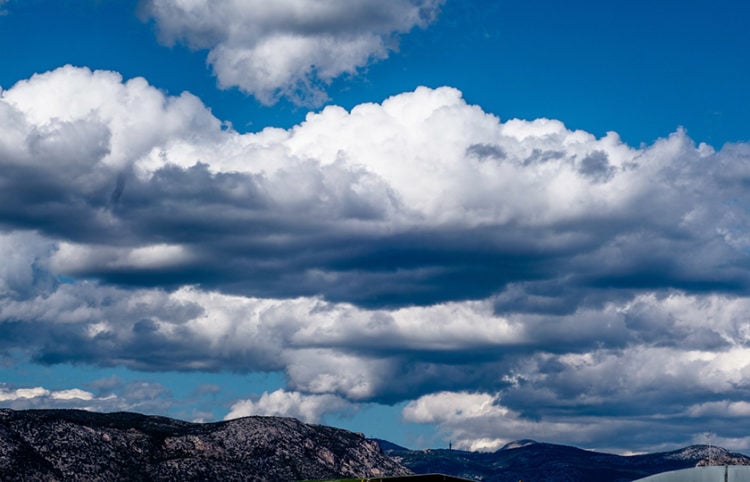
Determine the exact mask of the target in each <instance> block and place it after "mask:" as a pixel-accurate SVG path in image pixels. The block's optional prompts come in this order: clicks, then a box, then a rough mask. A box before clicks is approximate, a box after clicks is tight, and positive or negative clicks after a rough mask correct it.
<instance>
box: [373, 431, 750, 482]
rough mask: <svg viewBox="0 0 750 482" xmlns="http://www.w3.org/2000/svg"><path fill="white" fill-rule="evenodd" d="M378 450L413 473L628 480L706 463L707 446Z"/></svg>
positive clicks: (720, 451) (715, 455)
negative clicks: (622, 450)
mask: <svg viewBox="0 0 750 482" xmlns="http://www.w3.org/2000/svg"><path fill="white" fill-rule="evenodd" d="M381 449H382V450H383V452H384V453H385V454H387V455H389V456H391V457H393V458H394V459H395V460H396V461H398V462H399V463H400V464H402V465H404V466H406V467H408V468H409V469H411V470H412V471H414V472H415V473H417V474H425V473H430V472H441V473H445V474H448V475H454V476H457V477H463V478H466V479H469V480H481V481H483V482H517V481H518V480H534V481H541V482H568V481H570V482H601V481H608V482H630V481H633V480H636V479H640V478H643V477H646V476H649V475H653V474H657V473H661V472H667V471H671V470H679V469H685V468H690V467H696V466H704V465H708V463H709V447H708V446H706V445H691V446H688V447H683V448H680V449H676V450H673V451H668V452H656V453H647V454H638V455H627V456H626V455H617V454H610V453H605V452H596V451H593V450H585V449H581V448H578V447H573V446H568V445H559V444H551V443H544V442H536V441H533V440H518V441H512V442H509V443H508V444H506V445H505V446H503V447H502V448H500V449H498V450H496V451H494V452H468V451H463V450H450V449H427V450H408V449H406V450H398V449H392V448H385V447H382V446H381ZM710 454H711V457H710V460H711V463H712V464H713V465H725V464H727V465H750V457H748V456H746V455H744V454H739V453H732V452H730V451H728V450H726V449H724V448H721V447H716V446H712V447H710Z"/></svg>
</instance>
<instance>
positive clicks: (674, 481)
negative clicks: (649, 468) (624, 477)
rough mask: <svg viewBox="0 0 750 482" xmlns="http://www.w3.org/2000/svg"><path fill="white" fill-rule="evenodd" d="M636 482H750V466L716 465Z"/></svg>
mask: <svg viewBox="0 0 750 482" xmlns="http://www.w3.org/2000/svg"><path fill="white" fill-rule="evenodd" d="M634 482H750V465H714V466H711V467H695V468H692V469H683V470H674V471H671V472H663V473H661V474H656V475H651V476H649V477H645V478H643V479H638V480H637V481H634Z"/></svg>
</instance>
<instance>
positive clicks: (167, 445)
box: [0, 409, 409, 481]
mask: <svg viewBox="0 0 750 482" xmlns="http://www.w3.org/2000/svg"><path fill="white" fill-rule="evenodd" d="M408 473H409V471H408V470H406V469H405V468H403V467H402V466H400V465H399V464H397V463H396V462H394V461H393V460H392V459H390V458H388V457H386V456H384V455H383V454H382V453H381V452H380V448H379V447H378V445H377V443H375V442H373V441H369V440H367V439H365V438H364V437H362V436H361V435H358V434H355V433H352V432H348V431H345V430H340V429H335V428H331V427H326V426H321V425H308V424H304V423H302V422H299V421H297V420H294V419H290V418H277V417H247V418H242V419H238V420H232V421H228V422H218V423H206V424H197V423H188V422H182V421H178V420H173V419H169V418H164V417H154V416H145V415H140V414H135V413H110V414H99V413H92V412H86V411H80V410H24V411H14V410H7V409H2V410H0V480H14V481H17V480H34V481H37V480H44V481H61V480H65V481H68V480H108V481H117V480H136V481H137V480H180V481H190V480H194V481H197V480H223V481H231V480H256V481H259V480H264V481H265V480H268V481H292V480H300V479H334V478H345V477H379V476H383V475H403V474H408Z"/></svg>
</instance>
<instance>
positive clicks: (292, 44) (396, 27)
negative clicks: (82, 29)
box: [142, 0, 443, 105]
mask: <svg viewBox="0 0 750 482" xmlns="http://www.w3.org/2000/svg"><path fill="white" fill-rule="evenodd" d="M442 3H443V0H395V1H389V2H387V3H383V2H378V1H374V0H354V1H346V0H327V1H324V2H319V1H311V0H302V1H299V0H283V1H275V2H274V3H273V5H271V6H270V5H269V4H268V3H267V2H262V0H253V1H248V2H212V1H207V0H201V1H197V2H181V1H176V0H148V1H146V2H144V3H143V4H142V14H143V16H144V17H145V18H153V19H154V20H155V21H156V25H157V28H158V32H159V39H160V40H161V41H162V42H163V43H165V44H167V45H173V44H175V43H176V42H184V43H186V44H187V45H188V46H190V48H192V49H208V50H209V53H208V59H207V60H208V63H209V64H211V66H212V68H213V71H214V74H215V75H216V76H217V78H218V80H219V85H220V86H221V87H222V88H228V87H239V88H240V89H241V90H242V91H244V92H246V93H248V94H251V95H253V96H255V97H256V98H257V99H258V100H259V101H260V102H261V103H263V104H273V103H275V102H276V101H277V100H278V99H279V98H280V97H287V98H289V99H290V100H292V101H293V102H295V103H298V104H312V105H320V104H321V103H322V102H323V101H325V100H326V98H327V97H326V94H325V90H324V88H325V86H326V85H327V84H329V83H330V82H331V81H332V80H333V79H335V78H336V77H339V76H341V75H343V74H349V75H352V74H355V73H357V72H358V71H359V70H361V69H362V68H364V67H365V66H367V65H368V64H369V63H371V62H373V61H377V60H381V59H384V58H386V57H388V55H389V53H390V52H391V51H394V50H396V49H397V48H398V37H399V36H400V35H402V34H405V33H407V32H409V31H410V30H412V29H413V28H414V27H421V28H424V27H426V26H427V25H429V24H430V23H431V22H432V21H433V20H434V19H435V17H436V16H437V14H438V10H439V7H440V5H441V4H442Z"/></svg>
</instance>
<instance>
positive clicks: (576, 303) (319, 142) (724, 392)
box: [0, 66, 750, 448]
mask: <svg viewBox="0 0 750 482" xmlns="http://www.w3.org/2000/svg"><path fill="white" fill-rule="evenodd" d="M51 92H55V94H54V95H53V94H51ZM748 159H750V148H749V147H748V145H747V144H734V145H726V146H724V147H722V148H721V149H720V150H718V151H717V150H715V149H713V148H711V147H710V146H707V145H705V144H697V145H696V143H694V142H693V141H692V140H691V139H690V138H689V137H688V136H687V134H686V133H685V132H684V131H682V130H678V131H677V132H675V133H673V134H671V135H669V136H668V137H665V138H663V139H660V140H658V141H657V142H655V143H654V144H653V145H650V146H641V147H638V148H634V147H631V146H628V145H626V144H623V143H622V142H621V141H620V139H619V138H618V136H617V135H616V134H614V133H610V134H608V135H606V136H604V137H601V138H596V137H595V136H593V135H591V134H589V133H586V132H583V131H573V130H570V129H568V128H566V127H565V126H564V125H563V124H562V123H561V122H559V121H555V120H550V119H538V120H535V121H523V120H514V119H511V120H506V121H502V120H500V119H498V118H497V117H496V116H494V115H492V114H489V113H487V112H484V111H483V110H482V109H481V108H480V107H478V106H474V105H470V104H467V103H466V102H465V101H464V99H463V98H462V96H461V93H460V92H459V91H457V90H456V89H452V88H447V87H445V88H439V89H427V88H419V89H416V90H415V91H413V92H406V93H403V94H399V95H397V96H394V97H391V98H389V99H386V100H384V101H383V102H382V103H379V104H375V103H372V104H362V105H359V106H356V107H355V108H353V109H352V110H351V111H346V110H344V109H342V108H339V107H335V106H330V107H327V108H325V109H323V110H322V111H321V112H318V113H311V114H309V115H308V116H307V118H306V120H305V121H304V122H303V123H301V124H300V125H297V126H294V127H292V128H290V129H287V130H284V129H275V128H267V129H264V130H262V131H259V132H256V133H248V134H240V133H238V132H235V131H233V130H232V129H228V128H226V127H225V126H223V125H222V122H221V121H220V120H218V119H216V118H215V117H214V116H213V115H212V114H211V112H210V111H209V110H208V109H207V108H206V107H205V106H204V105H203V104H202V103H201V102H200V100H199V99H197V98H195V97H194V96H192V95H190V94H187V93H185V94H181V95H180V96H176V97H170V96H167V95H165V94H164V93H162V92H160V91H159V90H158V89H156V88H154V87H152V86H150V85H148V83H147V82H146V81H145V80H143V79H131V80H126V81H125V80H123V79H122V78H121V77H120V76H119V75H118V74H116V73H113V72H102V71H90V70H88V69H81V68H75V67H71V66H67V67H63V68H60V69H58V70H55V71H52V72H47V73H44V74H39V75H36V76H34V77H32V78H31V79H28V80H26V81H22V82H20V83H18V84H16V85H15V86H13V87H11V88H9V89H7V90H3V91H2V92H0V167H1V168H0V186H1V187H2V189H0V248H2V250H3V252H5V253H9V254H8V255H7V256H6V258H5V259H6V262H5V263H3V265H2V266H0V347H1V348H2V350H4V352H6V353H8V352H11V351H12V352H13V353H20V354H22V355H24V356H26V357H27V358H29V359H31V360H33V361H36V362H38V363H45V364H54V363H60V362H73V363H85V364H91V365H96V366H126V367H129V368H132V369H136V370H144V371H160V370H179V371H196V370H197V371H233V372H239V373H250V372H283V373H284V374H285V376H286V386H285V387H284V389H283V391H282V392H274V393H275V394H274V393H270V394H267V396H266V398H265V399H263V398H262V396H261V398H259V399H250V400H249V401H248V402H245V405H242V404H240V405H238V406H237V407H238V408H237V409H238V410H239V409H240V408H242V407H243V406H244V407H245V409H252V410H256V411H262V410H269V409H270V407H271V404H270V402H268V400H275V398H274V397H276V398H279V400H280V401H284V403H285V404H287V405H284V406H287V407H288V410H287V411H288V412H289V413H293V412H294V410H296V411H297V412H296V413H299V414H304V416H310V417H314V416H317V417H320V416H321V415H322V414H323V412H319V411H317V410H318V408H316V407H319V406H322V405H323V404H322V403H320V404H317V402H315V403H313V402H314V401H316V400H317V401H319V400H323V399H325V400H328V401H331V402H332V403H333V401H335V400H345V401H346V403H350V404H352V405H354V404H356V403H360V402H380V403H389V404H392V403H402V402H406V403H407V404H408V403H410V402H413V403H417V402H418V401H420V400H421V402H420V403H421V405H420V404H417V405H415V406H414V407H413V408H414V410H413V413H412V415H410V416H411V417H413V418H414V420H432V422H429V423H435V424H438V425H440V426H441V427H443V429H444V430H445V433H446V434H453V433H455V434H456V437H455V439H456V440H459V439H460V440H462V442H461V443H462V444H463V445H462V446H464V447H480V446H481V447H494V446H496V445H497V444H499V443H501V442H502V441H503V440H507V439H508V438H509V437H510V436H511V435H513V437H512V438H526V437H529V436H534V437H536V436H537V435H535V434H538V438H541V439H545V440H550V439H554V440H558V441H562V442H564V441H566V440H567V441H571V440H570V439H565V438H564V434H568V433H569V431H570V430H572V431H573V432H574V433H575V434H577V435H576V437H578V438H577V440H578V441H580V442H581V443H585V444H588V445H589V446H598V447H618V446H619V447H622V446H627V445H628V444H629V442H628V441H629V440H630V441H632V440H639V441H640V442H639V443H640V444H641V446H643V447H645V446H649V447H652V446H658V445H659V444H662V443H666V442H665V441H667V440H669V441H680V442H684V441H687V440H692V437H693V435H694V431H695V430H694V427H695V426H696V423H702V422H705V423H711V424H712V426H714V427H719V428H722V430H723V432H722V436H725V437H728V439H729V438H731V439H737V440H741V439H742V437H744V435H742V434H740V433H739V432H738V429H737V424H736V416H735V415H736V413H743V412H742V411H743V410H744V406H743V405H741V404H740V402H742V401H744V400H747V399H748V397H750V393H748V386H749V385H748V383H749V381H750V368H748V366H747V363H746V361H745V360H747V359H748V353H747V346H748V342H749V340H750V329H749V328H748V323H747V319H746V316H745V314H746V313H747V312H748V308H750V297H748V281H749V279H750V278H749V275H750V270H748V257H747V249H748V244H749V241H750V237H748V235H747V229H746V226H747V225H748V221H749V220H748V213H747V209H746V206H747V205H748V201H749V200H748V194H747V189H746V185H747V180H748V179H749V178H750V170H749V169H748ZM16 388H17V387H12V388H8V390H15V389H16ZM23 388H30V387H23ZM74 388H75V387H74ZM145 388H149V387H145ZM145 388H144V390H145ZM152 388H153V387H152ZM80 389H81V390H84V389H86V388H85V387H82V388H80ZM86 390H87V391H90V392H91V393H94V395H95V398H94V399H92V400H93V401H95V400H96V399H97V397H104V396H106V395H103V394H100V393H99V392H97V391H96V390H94V389H91V390H88V389H86ZM146 391H148V390H146ZM8 393H10V392H8ZM144 393H145V392H144ZM446 394H454V395H446ZM455 394H458V395H455ZM9 396H10V395H9ZM14 396H15V395H14ZM432 396H435V397H438V398H429V397H432ZM144 397H146V398H145V400H151V401H152V402H149V403H153V405H151V406H154V407H156V406H171V405H169V403H166V405H165V404H164V403H165V402H164V399H166V398H168V397H166V396H160V395H158V394H157V395H153V396H152V397H151V398H148V397H147V396H146V395H145V394H144ZM309 397H312V398H309ZM315 397H324V398H315ZM325 397H329V398H325ZM330 397H333V398H330ZM425 397H428V398H425ZM472 397H481V400H485V401H488V400H489V401H491V403H489V402H488V403H489V405H482V403H484V402H482V403H479V405H481V406H486V407H488V410H489V411H487V412H486V413H485V412H481V413H478V414H474V415H472V418H471V424H472V425H471V426H472V427H475V426H476V430H477V436H476V437H474V438H472V437H470V436H469V435H470V434H469V433H468V432H466V433H465V434H463V435H462V433H463V432H460V431H459V428H460V427H458V425H459V421H458V420H459V419H456V418H455V417H453V416H448V415H446V413H447V412H445V411H444V410H443V409H442V408H440V407H441V406H443V405H445V406H456V407H459V408H461V407H465V404H464V402H463V401H466V400H468V401H469V402H471V403H474V402H475V401H476V400H475V398H472ZM37 398H39V400H45V401H50V400H53V399H52V398H50V397H49V396H47V398H44V397H37ZM19 400H20V399H19ZM261 400H266V401H265V402H262V403H261ZM57 402H61V401H60V400H57ZM57 402H55V403H57ZM469 402H467V403H469ZM14 403H20V402H19V401H18V400H16V402H14ZM45 403H46V402H45ZM50 403H52V402H50ZM336 403H338V402H336ZM160 404H161V405H160ZM440 404H442V405H440ZM717 404H726V405H717ZM334 405H335V404H334ZM129 406H130V405H129ZM133 406H136V405H133ZM724 406H725V407H726V408H727V410H728V412H727V411H726V410H725V412H724V413H723V414H722V413H720V409H721V408H722V407H724ZM305 407H306V408H305ZM410 407H411V405H410ZM419 407H421V408H420V409H419V411H417V410H416V408H419ZM303 408H304V410H303ZM410 410H411V409H410ZM441 410H443V411H441ZM461 410H462V412H461V413H463V414H464V415H462V417H464V418H460V420H464V419H465V418H466V416H467V415H465V414H466V413H468V412H467V411H466V410H465V409H464V408H461ZM433 412H434V415H433V416H432V418H429V416H428V415H425V414H426V413H433ZM501 412H502V413H501ZM417 414H421V415H419V417H421V418H419V417H417ZM733 414H734V415H733ZM452 417H453V418H452ZM483 421H484V422H483ZM655 421H658V422H655ZM654 423H660V424H662V425H660V427H661V428H662V429H663V430H657V431H656V432H653V431H652V432H649V433H650V435H643V433H644V427H646V426H649V424H651V425H650V426H653V424H654ZM474 424H475V425H474ZM715 430H716V431H718V428H716V429H715ZM523 432H528V433H523ZM604 444H610V445H604ZM630 448H633V447H632V446H631V447H630Z"/></svg>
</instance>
